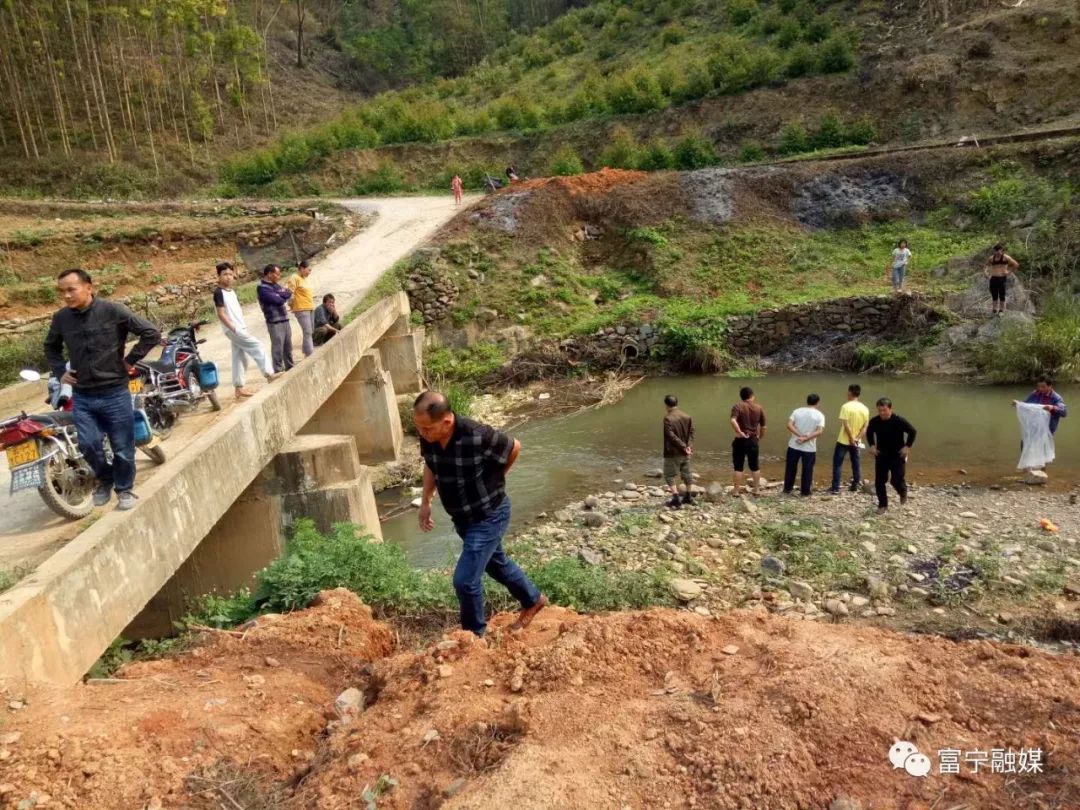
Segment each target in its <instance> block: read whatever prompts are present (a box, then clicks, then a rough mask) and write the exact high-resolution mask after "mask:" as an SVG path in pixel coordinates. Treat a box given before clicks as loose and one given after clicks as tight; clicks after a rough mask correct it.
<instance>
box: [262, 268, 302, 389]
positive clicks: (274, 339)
mask: <svg viewBox="0 0 1080 810" xmlns="http://www.w3.org/2000/svg"><path fill="white" fill-rule="evenodd" d="M279 281H281V268H280V267H278V266H277V265H276V264H268V265H266V267H264V268H263V269H262V281H260V282H259V286H258V288H257V290H256V292H257V293H258V296H259V306H260V307H262V311H263V317H264V318H266V328H267V329H268V330H269V332H270V356H271V357H272V358H273V363H274V372H275V373H277V374H280V373H281V372H282V371H288V370H289V369H290V368H292V367H293V358H292V326H291V325H290V324H289V311H288V310H287V309H286V308H285V304H286V303H288V301H289V299H290V298H292V293H291V292H290V291H289V290H287V289H285V288H284V287H282V286H281V285H280V284H279V283H278V282H279Z"/></svg>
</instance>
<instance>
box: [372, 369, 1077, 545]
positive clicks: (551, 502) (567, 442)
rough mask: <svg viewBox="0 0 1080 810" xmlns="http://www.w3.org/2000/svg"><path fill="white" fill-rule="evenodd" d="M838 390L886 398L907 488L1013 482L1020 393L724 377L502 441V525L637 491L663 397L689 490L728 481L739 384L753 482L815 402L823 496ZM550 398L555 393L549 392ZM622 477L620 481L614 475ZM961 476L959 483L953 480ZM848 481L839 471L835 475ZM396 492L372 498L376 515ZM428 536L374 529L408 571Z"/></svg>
mask: <svg viewBox="0 0 1080 810" xmlns="http://www.w3.org/2000/svg"><path fill="white" fill-rule="evenodd" d="M850 382H858V383H859V384H860V385H862V387H863V395H862V400H863V402H865V403H866V404H867V406H868V407H869V408H870V412H871V415H873V413H874V402H875V401H876V400H877V399H878V397H883V396H885V397H889V398H890V399H892V401H893V406H894V409H895V411H896V413H898V414H900V415H902V416H904V417H906V418H907V419H908V420H909V421H910V422H911V423H912V424H913V425H914V426H915V429H916V430H917V431H918V438H917V441H916V443H915V447H914V448H913V450H912V455H911V461H910V464H909V474H908V477H909V480H911V481H913V482H914V483H916V484H919V483H923V484H928V483H937V482H942V481H951V482H959V481H967V482H968V483H971V484H976V485H992V484H1008V483H1010V482H1012V481H1015V477H1016V461H1017V459H1018V457H1019V442H1020V438H1019V437H1020V430H1019V424H1018V422H1017V419H1016V416H1015V415H1014V413H1013V411H1012V409H1011V408H1010V407H1009V402H1010V401H1011V400H1013V399H1023V398H1024V397H1025V396H1027V394H1028V393H1029V392H1030V391H1031V387H1030V386H974V385H969V384H963V383H951V382H945V381H942V380H936V379H929V378H918V377H873V376H871V377H868V376H854V375H842V374H822V373H807V374H770V375H768V376H766V377H761V378H757V379H730V378H727V377H704V376H695V377H661V378H651V379H648V380H644V381H642V382H641V383H640V384H638V385H637V386H635V387H634V388H632V389H631V390H630V391H629V392H627V394H626V397H625V398H624V399H623V400H622V401H620V402H619V403H617V404H615V405H611V406H609V407H606V408H601V409H596V410H589V411H585V412H582V413H578V414H574V415H572V416H566V417H561V418H553V419H543V420H537V421H535V422H531V423H527V424H525V425H522V426H521V427H519V428H517V429H515V430H514V431H512V435H513V436H514V437H515V438H517V439H519V440H520V441H521V444H522V452H521V457H520V459H519V460H518V462H517V464H516V465H515V466H514V469H513V471H512V473H511V474H510V476H509V479H508V481H509V485H508V491H509V493H510V497H511V499H512V501H513V505H514V521H515V523H516V524H517V525H521V522H522V521H525V520H529V519H532V518H535V517H536V515H537V514H538V513H540V512H543V511H545V510H548V511H550V510H552V509H557V508H560V507H562V506H564V505H565V504H566V503H567V502H568V501H570V500H573V499H575V498H578V497H583V496H584V495H587V494H589V493H592V492H603V491H606V490H611V489H615V488H617V487H618V483H617V480H618V479H625V480H627V481H635V482H638V483H642V482H643V481H644V480H645V479H644V478H643V476H644V474H645V473H646V472H648V471H650V470H654V469H658V468H659V467H660V466H661V463H662V459H661V420H662V419H663V414H664V404H663V400H664V396H665V395H666V394H669V393H671V394H675V395H676V396H678V397H679V405H680V407H681V408H682V409H683V410H685V411H686V412H687V413H689V414H690V415H691V416H692V417H693V419H694V426H695V429H696V432H697V438H696V440H695V447H694V461H693V465H694V471H695V472H697V473H700V474H701V481H700V483H702V484H704V483H706V482H708V481H710V480H714V479H719V480H722V481H723V482H724V483H730V480H731V438H732V432H731V425H730V424H729V422H728V420H729V418H730V412H731V406H732V404H733V403H735V402H736V401H738V398H739V389H740V388H741V387H742V386H744V385H749V386H750V387H751V388H753V389H754V391H755V392H756V393H757V399H758V402H759V403H760V404H761V405H762V406H763V407H764V408H765V412H766V415H767V417H768V420H769V422H768V425H769V430H768V432H767V433H766V436H765V440H764V441H763V443H762V460H761V467H762V474H763V475H765V477H766V478H769V479H774V478H779V477H782V474H783V457H784V452H785V448H786V445H787V439H788V436H789V434H788V433H787V431H786V430H785V424H786V423H787V418H788V416H789V415H790V414H791V411H792V410H793V409H794V408H796V407H799V406H801V405H803V404H804V403H805V401H806V395H807V394H808V393H811V392H814V393H817V394H819V395H820V396H821V405H820V407H821V409H822V411H823V412H824V413H825V417H826V420H827V421H826V429H825V434H824V435H823V436H822V438H821V439H819V440H818V448H819V450H818V464H817V467H816V469H815V472H814V484H815V489H824V488H826V487H827V486H828V483H829V476H830V475H831V465H832V449H833V446H834V444H835V441H836V435H837V432H838V430H839V422H838V421H837V418H836V417H837V413H838V412H839V409H840V406H841V405H842V404H843V402H844V401H845V392H846V390H847V386H848V384H849V383H850ZM1058 392H1059V393H1060V394H1061V395H1062V396H1063V397H1064V398H1065V402H1066V403H1067V404H1072V405H1074V406H1076V407H1080V385H1066V386H1061V387H1059V388H1058ZM553 396H558V390H557V389H553ZM1073 422H1080V417H1076V416H1071V417H1069V418H1066V419H1064V420H1062V422H1061V427H1060V429H1059V430H1058V434H1057V460H1056V461H1055V463H1054V464H1053V465H1052V466H1051V467H1050V468H1049V470H1048V472H1049V473H1050V477H1051V480H1052V481H1053V482H1055V483H1061V482H1064V481H1068V482H1069V483H1072V482H1074V481H1076V480H1078V479H1080V435H1078V434H1077V430H1080V426H1077V425H1074V424H1071V423H1073ZM620 467H621V468H622V471H621V472H620V471H619V470H618V468H620ZM960 470H965V471H966V473H967V474H966V475H963V474H961V473H960V472H959V471H960ZM847 475H850V468H848V470H847ZM872 476H873V465H872V462H871V460H870V459H869V458H868V457H867V458H866V459H864V461H863V477H864V478H867V477H872ZM403 497H408V495H407V493H400V492H388V493H383V494H382V495H381V496H380V507H381V508H383V509H387V508H390V507H392V506H393V505H395V504H398V503H400V502H401V499H402V498H403ZM434 514H435V523H436V527H435V530H434V531H433V532H431V533H429V534H424V533H422V532H421V531H420V530H419V528H418V527H417V522H416V511H415V510H411V511H408V512H406V513H405V514H403V515H400V516H398V517H394V518H391V519H390V520H387V521H386V522H385V523H383V527H382V528H383V535H384V537H385V538H386V540H387V541H389V542H394V543H399V544H400V545H402V546H403V547H404V548H405V550H406V552H407V553H408V555H409V558H410V559H411V560H412V562H413V563H414V564H416V565H419V566H439V565H444V564H446V563H447V562H449V561H450V560H452V558H453V556H454V555H455V554H456V551H457V549H458V548H459V547H460V541H459V540H458V539H457V536H456V535H455V534H454V533H453V528H452V527H451V525H450V519H449V518H448V517H447V516H446V514H445V512H443V511H442V510H441V508H440V507H439V504H438V501H436V503H435V509H434Z"/></svg>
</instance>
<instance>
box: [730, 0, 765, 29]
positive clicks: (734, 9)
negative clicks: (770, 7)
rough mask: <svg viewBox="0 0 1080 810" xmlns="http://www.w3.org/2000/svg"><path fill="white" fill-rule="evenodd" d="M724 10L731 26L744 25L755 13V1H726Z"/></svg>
mask: <svg viewBox="0 0 1080 810" xmlns="http://www.w3.org/2000/svg"><path fill="white" fill-rule="evenodd" d="M724 10H725V12H726V13H727V18H728V21H729V22H730V23H731V24H732V25H746V24H747V23H748V22H750V20H752V19H754V14H756V13H757V2H755V0H727V2H726V3H725V4H724Z"/></svg>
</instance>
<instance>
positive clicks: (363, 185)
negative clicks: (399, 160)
mask: <svg viewBox="0 0 1080 810" xmlns="http://www.w3.org/2000/svg"><path fill="white" fill-rule="evenodd" d="M404 188H405V180H404V178H403V177H402V176H401V173H400V172H399V171H398V170H397V168H396V167H395V166H394V165H393V164H392V163H383V164H382V165H380V166H379V168H377V169H376V170H375V171H373V172H367V173H365V174H362V175H361V176H360V177H359V178H357V180H356V182H355V183H353V187H352V193H353V194H356V195H358V196H361V197H362V196H364V195H367V194H392V193H393V192H395V191H401V190H402V189H404Z"/></svg>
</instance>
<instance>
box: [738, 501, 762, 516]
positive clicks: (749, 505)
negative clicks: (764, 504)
mask: <svg viewBox="0 0 1080 810" xmlns="http://www.w3.org/2000/svg"><path fill="white" fill-rule="evenodd" d="M735 509H736V511H738V512H742V513H744V514H747V515H756V514H757V511H758V507H757V504H756V503H754V502H753V501H752V500H750V499H749V498H747V497H743V498H739V499H738V500H737V501H736V503H735Z"/></svg>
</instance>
